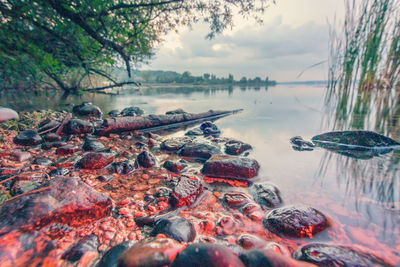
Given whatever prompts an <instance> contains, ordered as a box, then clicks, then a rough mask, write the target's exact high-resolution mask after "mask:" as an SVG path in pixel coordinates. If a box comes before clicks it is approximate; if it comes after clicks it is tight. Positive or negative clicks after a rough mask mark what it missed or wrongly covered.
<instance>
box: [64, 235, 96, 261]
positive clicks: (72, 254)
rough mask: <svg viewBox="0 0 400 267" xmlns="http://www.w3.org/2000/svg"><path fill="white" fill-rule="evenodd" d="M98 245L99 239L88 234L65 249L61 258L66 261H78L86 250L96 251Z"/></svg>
mask: <svg viewBox="0 0 400 267" xmlns="http://www.w3.org/2000/svg"><path fill="white" fill-rule="evenodd" d="M98 246H99V239H98V238H97V236H95V235H90V236H87V237H85V238H83V239H81V240H79V242H78V243H77V244H76V245H74V246H73V247H71V248H70V249H69V250H67V251H66V252H65V253H64V254H63V255H62V256H61V258H62V259H64V260H67V261H71V262H74V261H78V260H79V259H80V258H81V257H82V256H83V254H85V253H86V252H88V251H96V252H97V247H98Z"/></svg>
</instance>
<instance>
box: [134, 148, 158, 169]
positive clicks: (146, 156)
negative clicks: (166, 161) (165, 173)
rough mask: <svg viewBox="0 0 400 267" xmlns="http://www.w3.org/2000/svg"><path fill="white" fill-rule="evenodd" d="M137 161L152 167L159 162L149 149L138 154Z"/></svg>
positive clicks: (145, 166) (143, 165)
mask: <svg viewBox="0 0 400 267" xmlns="http://www.w3.org/2000/svg"><path fill="white" fill-rule="evenodd" d="M137 162H138V164H139V165H140V166H142V167H144V168H151V167H153V166H155V165H156V164H157V159H156V158H155V157H154V156H153V154H151V153H150V152H148V151H143V152H142V153H140V154H139V155H138V156H137Z"/></svg>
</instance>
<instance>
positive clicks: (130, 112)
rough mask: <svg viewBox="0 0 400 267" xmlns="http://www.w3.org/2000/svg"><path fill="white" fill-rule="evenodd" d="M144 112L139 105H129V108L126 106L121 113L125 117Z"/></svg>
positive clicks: (139, 114)
mask: <svg viewBox="0 0 400 267" xmlns="http://www.w3.org/2000/svg"><path fill="white" fill-rule="evenodd" d="M143 114H144V111H143V109H141V108H139V107H129V108H124V109H123V110H122V111H121V115H122V116H124V117H128V116H142V115H143Z"/></svg>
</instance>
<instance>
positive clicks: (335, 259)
mask: <svg viewBox="0 0 400 267" xmlns="http://www.w3.org/2000/svg"><path fill="white" fill-rule="evenodd" d="M293 258H295V259H297V260H301V261H307V262H310V263H314V264H316V265H318V266H390V265H391V264H388V263H386V262H384V261H383V260H381V259H379V258H378V257H376V256H374V255H372V254H370V253H363V252H358V251H356V250H353V249H351V248H349V247H344V246H333V245H328V244H317V243H314V244H307V245H303V246H301V247H300V248H298V249H297V250H296V251H295V252H294V253H293Z"/></svg>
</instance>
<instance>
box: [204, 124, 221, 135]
mask: <svg viewBox="0 0 400 267" xmlns="http://www.w3.org/2000/svg"><path fill="white" fill-rule="evenodd" d="M200 130H202V131H203V134H204V135H219V134H220V133H221V130H220V129H218V127H217V125H215V124H214V123H212V122H211V121H206V122H203V123H202V124H201V125H200Z"/></svg>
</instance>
